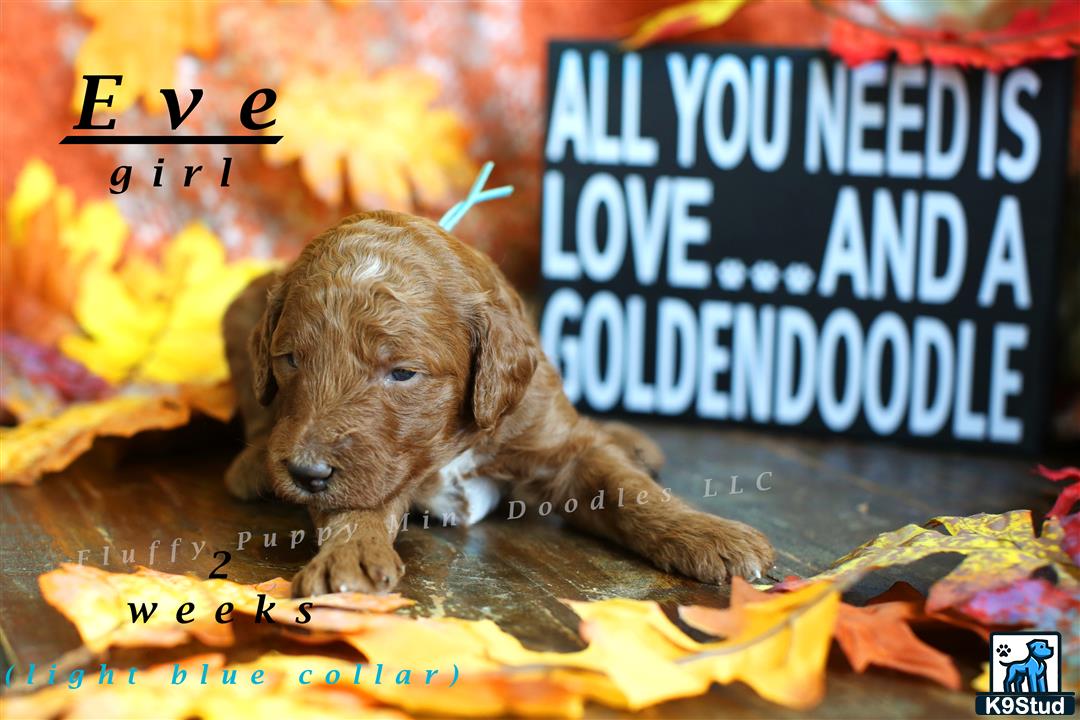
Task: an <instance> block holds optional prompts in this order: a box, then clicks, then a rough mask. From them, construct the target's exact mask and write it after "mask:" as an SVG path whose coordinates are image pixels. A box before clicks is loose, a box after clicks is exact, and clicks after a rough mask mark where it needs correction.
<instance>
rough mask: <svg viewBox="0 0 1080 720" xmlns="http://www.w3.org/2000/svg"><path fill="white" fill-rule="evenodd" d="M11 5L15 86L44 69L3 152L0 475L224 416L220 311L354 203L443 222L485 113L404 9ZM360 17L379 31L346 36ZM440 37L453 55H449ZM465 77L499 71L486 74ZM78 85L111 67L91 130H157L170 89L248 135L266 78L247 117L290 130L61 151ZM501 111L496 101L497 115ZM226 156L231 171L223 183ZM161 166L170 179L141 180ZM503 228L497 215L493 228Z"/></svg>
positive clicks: (466, 178) (79, 96)
mask: <svg viewBox="0 0 1080 720" xmlns="http://www.w3.org/2000/svg"><path fill="white" fill-rule="evenodd" d="M12 12H13V13H14V15H13V19H12V20H11V22H12V23H13V24H20V23H22V24H25V25H26V29H25V30H24V31H23V36H22V37H19V38H18V41H17V42H14V41H13V40H12V39H11V38H9V37H8V35H7V34H5V43H6V47H7V46H11V47H12V48H13V53H12V54H11V58H10V59H8V57H7V55H6V56H5V63H8V62H10V63H12V64H11V65H8V64H5V69H4V73H5V76H8V75H9V74H10V75H11V76H12V77H17V78H21V77H23V76H36V75H38V74H40V73H47V75H42V76H41V78H40V79H39V80H38V81H37V84H36V85H35V86H34V87H33V88H31V89H30V90H29V92H31V94H32V97H22V95H23V94H26V93H27V92H28V90H26V89H22V90H13V92H12V95H11V96H12V97H15V96H19V97H20V100H21V101H22V102H25V103H26V104H27V105H28V106H30V109H31V112H30V114H29V115H28V117H29V118H30V119H24V118H23V117H22V115H23V114H22V113H19V117H13V118H11V119H12V120H13V124H10V125H8V126H6V128H5V130H4V142H5V149H6V150H11V152H5V153H4V156H2V157H0V174H3V176H4V180H5V185H6V186H8V187H13V188H14V189H13V190H11V191H8V190H5V194H6V196H5V197H3V198H2V200H3V213H2V214H3V219H2V222H3V239H2V241H0V283H2V287H0V344H2V347H0V371H2V373H0V374H2V383H0V425H2V428H0V439H2V442H0V482H2V483H17V484H29V483H33V482H35V481H37V480H38V479H40V478H41V477H42V476H43V475H45V474H47V473H50V472H54V471H58V470H61V469H63V468H64V467H66V466H67V465H68V464H70V463H71V462H72V461H73V460H74V459H75V458H77V457H78V456H79V455H80V454H82V453H83V452H85V451H86V450H87V449H88V448H89V447H90V446H91V444H92V443H93V441H94V439H95V438H96V437H100V436H105V435H114V436H131V435H133V434H135V433H138V432H141V431H144V430H149V429H170V428H176V427H179V426H182V425H185V424H186V423H188V422H189V420H190V418H191V416H192V413H193V412H203V413H208V414H210V415H211V416H213V417H216V418H220V419H227V418H228V417H229V416H230V415H231V413H232V410H233V398H232V397H231V394H230V392H229V390H228V389H227V388H226V387H224V381H225V380H226V376H227V368H226V365H225V361H224V356H223V352H222V338H221V332H220V321H221V317H222V314H223V312H224V310H225V308H226V307H227V306H228V304H229V302H230V301H231V300H232V298H233V297H235V295H236V294H237V293H238V292H239V291H240V290H241V289H242V288H243V287H244V286H245V285H246V284H247V283H248V282H249V281H250V280H251V279H253V278H254V277H255V276H257V275H260V274H263V273H265V272H267V271H269V270H272V269H273V268H274V267H276V266H279V265H280V263H281V262H283V261H286V260H288V259H289V258H291V257H293V256H295V254H296V253H297V252H298V251H299V250H300V248H301V247H302V246H303V244H304V242H306V241H307V240H308V239H309V238H311V237H314V236H315V235H316V234H317V233H318V232H320V231H321V230H322V229H324V228H325V227H327V226H328V225H330V224H333V223H334V222H336V221H337V220H338V219H339V218H340V217H341V216H342V215H343V214H346V213H348V212H350V211H354V210H357V209H361V210H363V209H381V208H390V209H395V210H402V211H408V212H416V213H421V214H427V215H430V216H433V217H438V216H439V215H440V214H441V213H442V212H444V211H445V210H446V209H447V208H448V207H450V206H451V205H452V204H453V203H454V202H455V201H456V200H458V199H459V198H460V196H461V195H462V193H463V192H464V191H465V190H466V189H467V187H468V185H469V182H470V181H471V180H472V178H473V177H474V175H475V171H476V165H475V163H474V162H473V160H472V159H471V157H470V154H469V152H468V149H469V148H470V146H471V144H472V143H473V141H474V135H475V130H476V126H477V123H476V122H475V120H476V118H477V116H478V113H479V110H477V112H475V113H472V115H470V116H469V117H471V119H472V122H470V121H469V120H468V119H467V118H466V116H465V115H464V114H463V113H464V112H471V111H469V110H468V108H467V103H466V102H465V101H460V102H457V103H456V104H451V103H450V102H448V101H451V100H453V99H454V96H455V93H459V92H460V91H461V87H460V85H459V84H457V85H455V84H453V83H459V82H460V80H451V79H450V78H449V76H448V75H447V74H446V73H445V72H433V70H432V68H433V67H435V61H434V58H435V57H436V48H435V42H434V40H433V39H432V38H431V37H429V36H428V35H427V34H423V33H421V32H420V29H421V25H422V24H423V23H422V21H423V17H426V13H427V12H428V11H427V10H426V9H425V10H423V11H422V12H420V16H418V17H416V18H412V19H411V20H409V21H408V22H405V23H401V22H400V21H401V19H402V17H403V16H402V15H401V12H402V11H401V10H400V9H398V8H394V7H388V8H382V7H378V6H377V5H376V4H357V3H348V2H342V3H309V4H304V5H299V4H288V3H281V4H261V3H243V2H235V1H234V2H230V1H228V0H207V1H206V2H198V3H185V2H173V1H171V0H145V1H144V2H138V3H122V2H113V1H111V0H77V1H76V2H74V3H70V4H60V5H56V4H53V5H47V4H46V5H40V6H38V5H35V4H24V5H23V6H20V7H18V8H12ZM468 12H469V13H470V15H469V17H471V15H483V14H484V13H487V12H488V10H487V9H485V8H479V9H472V10H469V11H468ZM406 14H407V15H408V14H415V13H413V12H412V11H407V12H406ZM459 14H460V15H461V16H462V21H463V22H465V21H469V22H471V21H470V20H469V18H468V17H465V15H466V13H459ZM388 18H390V19H395V18H396V20H395V23H390V22H389V20H388ZM359 27H363V28H364V34H365V38H368V37H369V35H370V34H372V33H375V32H377V31H380V30H381V32H382V33H383V34H384V35H385V36H386V37H387V38H388V40H387V42H384V43H382V44H379V43H367V42H365V43H358V42H357V40H356V37H357V36H356V33H355V30H354V28H359ZM403 28H404V29H403ZM10 32H11V31H10V29H5V33H10ZM403 33H404V34H405V35H407V36H408V37H399V36H400V35H402V34H403ZM391 36H393V37H394V42H389V38H390V37H391ZM452 36H453V33H448V38H447V45H446V47H444V48H442V50H441V51H440V52H442V53H443V54H444V55H445V54H448V53H453V52H457V50H456V48H457V43H455V42H453V41H452ZM296 37H306V38H309V39H315V38H317V41H313V42H304V43H297V42H295V38H296ZM493 42H494V41H493ZM369 45H370V46H372V47H375V46H376V45H378V47H379V48H381V49H379V50H378V51H377V52H375V51H372V52H368V46H369ZM391 47H393V48H394V49H393V51H391ZM417 47H423V48H424V50H425V54H424V56H423V62H421V61H420V58H418V53H416V52H414V49H415V48H417ZM423 66H426V69H425V68H424V67H423ZM460 70H461V72H465V70H464V68H463V67H462V68H460ZM475 72H476V73H481V72H482V73H483V74H485V75H490V71H489V70H488V69H487V68H486V66H485V67H484V68H477V69H476V71H475ZM85 75H106V76H121V77H122V82H120V83H119V84H116V83H113V82H112V81H111V80H105V81H103V83H102V86H101V89H100V92H99V96H100V97H103V98H104V97H106V96H111V99H110V100H109V101H108V102H107V103H106V102H104V101H100V102H99V103H98V104H97V105H96V106H95V107H94V113H93V123H95V124H96V125H97V126H99V127H100V126H101V125H103V124H104V123H106V122H107V121H110V122H113V123H115V125H114V126H113V129H112V130H111V132H112V133H114V134H115V133H120V134H151V135H153V134H159V133H168V132H169V129H170V116H169V114H168V113H167V110H168V105H167V103H166V100H165V96H164V94H163V93H162V92H161V91H162V90H163V89H170V88H171V89H175V91H176V92H177V97H178V98H179V102H180V108H181V109H182V110H190V112H187V113H186V114H185V116H184V119H183V121H182V124H181V126H180V127H179V128H171V130H172V131H173V132H178V133H183V134H191V135H211V134H212V135H217V134H221V133H223V132H228V131H236V132H250V129H246V128H241V127H239V126H238V118H239V110H240V104H241V103H242V102H243V99H244V98H245V97H247V96H248V95H249V94H250V93H252V92H253V91H255V90H257V89H259V88H273V89H275V91H276V98H275V102H274V104H273V105H272V106H271V107H270V108H269V109H267V110H266V111H265V113H263V114H260V115H259V116H258V119H259V121H260V122H271V121H272V124H271V125H270V126H268V127H267V128H266V130H265V131H266V132H267V133H269V134H273V135H280V136H281V137H282V139H281V141H280V142H278V143H277V144H274V145H265V146H263V148H262V151H261V152H260V150H259V149H258V148H250V150H249V149H247V148H243V147H224V148H220V147H214V146H207V145H197V144H196V145H185V144H180V145H170V146H169V147H168V148H167V149H166V148H164V147H159V146H153V145H150V146H147V145H105V146H98V147H94V148H79V147H72V146H64V147H63V148H62V151H57V140H58V139H59V138H60V137H62V135H63V134H66V133H69V132H71V128H72V126H74V125H77V124H80V118H81V116H82V113H83V109H84V102H85V96H86V92H87V83H86V81H85V80H84V76H85ZM21 87H22V86H21V85H20V88H21ZM195 87H198V88H200V91H199V93H200V95H199V97H198V98H197V100H198V102H197V103H196V102H194V100H195V99H196V98H195V96H194V95H193V94H189V90H190V89H191V88H195ZM46 88H48V89H49V90H46ZM52 88H58V91H57V92H53V91H52V90H51V89H52ZM189 98H191V99H190V100H189ZM474 99H475V98H474ZM189 102H190V103H193V104H192V105H190V107H189V105H188V103H189ZM510 102H511V99H509V98H507V97H505V96H500V100H499V101H498V103H494V102H493V103H492V106H494V105H495V104H501V105H505V104H508V103H510ZM34 118H36V120H35V119H34ZM46 118H48V122H46ZM57 119H59V120H57ZM504 119H505V118H499V120H504ZM94 132H102V131H94ZM12 138H15V139H14V140H13V139H12ZM28 146H29V147H31V148H32V149H31V150H30V151H27V147H28ZM226 156H228V157H230V159H231V160H233V161H234V162H232V165H231V168H232V169H231V175H230V176H229V183H228V185H227V186H225V185H224V182H225V178H224V176H223V174H222V173H223V170H222V163H223V158H224V157H226ZM12 157H14V158H17V159H16V160H12V159H10V158H12ZM41 157H46V158H48V161H46V160H42V159H41ZM159 158H161V159H159ZM498 159H500V161H501V160H503V158H502V157H499V158H498ZM16 163H17V165H16ZM157 165H160V166H161V168H158V170H157V171H158V172H162V170H163V173H164V174H163V176H162V175H158V176H157V177H156V178H151V175H153V173H154V168H155V166H157ZM185 165H190V166H191V167H195V166H198V167H199V168H200V169H201V172H200V173H199V174H197V175H195V176H194V181H193V182H192V183H191V186H190V187H186V186H183V185H181V180H180V179H179V178H182V177H183V168H184V166H185ZM502 165H503V167H504V170H505V169H506V168H512V167H513V165H514V164H513V163H511V162H504V163H502ZM117 166H128V167H129V171H130V177H129V180H130V187H129V186H128V185H127V184H125V185H124V187H123V189H122V190H118V189H117V188H116V186H115V182H116V181H115V179H114V181H113V182H114V185H110V181H109V178H110V174H111V173H113V171H114V168H116V169H119V168H117ZM215 174H216V175H215ZM113 177H114V178H115V175H114V176H113ZM530 177H531V175H530ZM188 179H189V181H190V180H191V176H189V178H188ZM12 180H13V182H10V181H12ZM513 181H514V182H518V183H519V185H521V184H522V183H521V182H520V178H519V177H514V178H513ZM113 193H117V194H113ZM527 211H528V212H532V210H527ZM485 212H486V211H481V214H483V213H485ZM512 214H513V211H512V210H504V211H503V215H505V216H506V217H507V218H509V217H510V215H512ZM501 222H502V220H500V219H499V218H496V219H495V221H494V222H491V219H490V218H489V225H490V226H491V229H492V232H496V231H500V229H501V228H502V225H501ZM515 222H517V224H518V225H519V226H520V224H521V223H520V220H518V221H515ZM503 234H504V235H506V236H508V237H509V236H514V237H522V238H525V237H528V235H527V234H526V233H523V232H520V231H519V232H515V233H512V234H511V233H505V232H504V233H503ZM522 242H528V244H529V247H530V253H535V247H533V246H534V245H535V244H534V243H532V242H530V241H527V240H524V241H522ZM252 257H259V258H264V259H259V260H255V259H250V258H252ZM265 258H276V260H268V259H265Z"/></svg>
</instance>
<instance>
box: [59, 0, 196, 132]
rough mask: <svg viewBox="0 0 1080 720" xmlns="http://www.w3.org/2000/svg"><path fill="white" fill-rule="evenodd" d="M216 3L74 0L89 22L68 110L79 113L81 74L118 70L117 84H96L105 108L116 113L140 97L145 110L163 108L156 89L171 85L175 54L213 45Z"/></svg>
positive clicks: (173, 83) (77, 59) (82, 89)
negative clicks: (104, 98)
mask: <svg viewBox="0 0 1080 720" xmlns="http://www.w3.org/2000/svg"><path fill="white" fill-rule="evenodd" d="M216 5H217V3H216V2H215V0H199V2H173V1H171V0H170V1H164V0H140V2H115V1H114V0H79V2H78V5H77V7H78V9H79V12H81V13H82V14H83V15H84V16H86V17H88V18H90V19H91V20H93V21H94V27H93V29H92V30H91V31H90V34H89V35H87V37H86V40H85V41H84V42H83V44H82V46H81V47H80V48H79V52H78V54H77V55H76V56H75V92H74V95H73V96H72V109H73V110H74V111H75V112H76V113H81V112H82V107H83V98H84V95H85V92H86V83H85V81H84V80H83V79H82V77H83V75H121V76H123V81H122V83H121V84H120V85H119V86H113V85H112V84H111V83H110V82H103V84H102V86H101V92H100V93H99V94H100V95H101V96H104V95H106V94H111V95H112V96H113V99H112V105H111V106H109V111H110V112H112V113H113V114H117V113H121V112H123V111H124V110H127V109H128V108H129V107H131V106H132V105H134V104H135V102H136V101H137V100H139V99H140V98H142V102H143V107H145V108H146V109H147V111H149V112H154V113H158V112H164V111H165V109H166V107H167V106H166V104H165V97H164V96H163V95H162V94H161V92H160V91H161V89H162V88H172V87H176V69H177V67H176V64H177V61H178V60H180V57H181V56H182V55H184V54H185V53H188V52H191V53H194V54H196V55H199V56H201V57H204V58H205V57H209V56H210V55H212V54H213V52H214V50H215V49H216V47H217V30H216V27H215V24H214V20H215V17H214V12H215V10H216V9H217V8H216Z"/></svg>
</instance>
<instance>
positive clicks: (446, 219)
mask: <svg viewBox="0 0 1080 720" xmlns="http://www.w3.org/2000/svg"><path fill="white" fill-rule="evenodd" d="M494 167H495V163H493V162H486V163H484V167H482V168H480V174H479V175H477V176H476V180H475V181H474V182H473V185H472V188H471V189H470V190H469V194H468V195H467V196H466V197H465V199H464V200H462V201H461V202H459V203H458V204H456V205H454V207H452V208H450V209H449V210H447V211H446V214H445V215H443V216H442V219H440V220H439V227H441V228H442V229H443V230H445V231H446V232H450V231H451V230H453V229H454V226H455V225H457V224H458V222H459V221H460V220H461V218H463V217H465V213H467V212H469V210H472V207H473V205H477V204H479V203H482V202H487V201H488V200H497V199H498V198H504V197H506V196H508V195H510V194H511V193H512V192H514V186H513V185H503V186H502V187H497V188H492V189H490V190H484V183H486V182H487V180H488V177H489V176H490V175H491V171H492V169H493V168H494Z"/></svg>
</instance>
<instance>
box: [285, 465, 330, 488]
mask: <svg viewBox="0 0 1080 720" xmlns="http://www.w3.org/2000/svg"><path fill="white" fill-rule="evenodd" d="M285 468H286V469H287V470H288V471H289V475H290V476H291V477H292V479H293V482H295V483H296V484H297V485H299V486H300V487H301V488H303V489H304V490H307V491H308V492H312V493H319V492H322V491H323V490H325V489H326V485H327V482H328V481H329V480H330V476H331V475H333V474H334V468H332V467H330V466H329V465H327V464H326V463H324V462H315V463H310V462H302V463H300V462H294V461H292V460H289V461H288V462H286V463H285Z"/></svg>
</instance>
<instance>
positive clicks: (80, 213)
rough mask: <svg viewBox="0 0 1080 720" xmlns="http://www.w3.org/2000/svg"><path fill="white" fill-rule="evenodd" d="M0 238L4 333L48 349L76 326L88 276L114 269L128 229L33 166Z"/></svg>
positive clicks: (109, 207) (100, 204)
mask: <svg viewBox="0 0 1080 720" xmlns="http://www.w3.org/2000/svg"><path fill="white" fill-rule="evenodd" d="M4 225H5V227H4V233H3V237H2V239H0V307H2V324H3V329H4V330H6V331H8V332H14V333H18V334H19V335H22V336H24V337H28V338H30V339H32V340H34V341H36V342H38V343H40V344H43V345H52V344H54V343H55V342H56V341H57V340H58V339H59V337H60V336H61V335H63V334H64V333H66V332H70V331H71V330H72V329H73V327H74V325H75V322H74V318H73V317H72V306H73V305H74V302H75V297H76V294H77V292H78V288H79V282H80V279H81V277H82V276H83V274H84V273H85V272H86V271H87V270H88V269H90V268H93V267H98V268H100V267H108V266H110V265H112V264H114V263H115V262H116V260H117V258H118V257H119V256H120V253H121V251H122V250H123V247H124V243H125V241H126V239H127V236H128V226H127V223H126V222H125V221H124V218H123V216H121V214H120V211H119V210H118V209H117V208H116V205H115V204H114V203H112V202H111V201H107V200H102V201H92V202H87V203H84V204H82V205H81V206H78V205H77V204H76V201H75V193H74V192H73V191H72V190H71V189H70V188H68V187H64V186H62V185H60V184H59V183H58V182H57V180H56V175H55V174H54V173H53V171H52V168H50V167H49V166H48V165H46V164H45V163H44V162H42V161H41V160H37V159H32V160H30V161H29V162H28V163H27V164H26V165H25V166H24V167H23V169H22V171H21V172H20V173H19V176H18V178H17V179H16V181H15V191H14V192H13V193H12V195H11V197H10V198H8V200H7V202H6V203H5V205H4Z"/></svg>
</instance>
